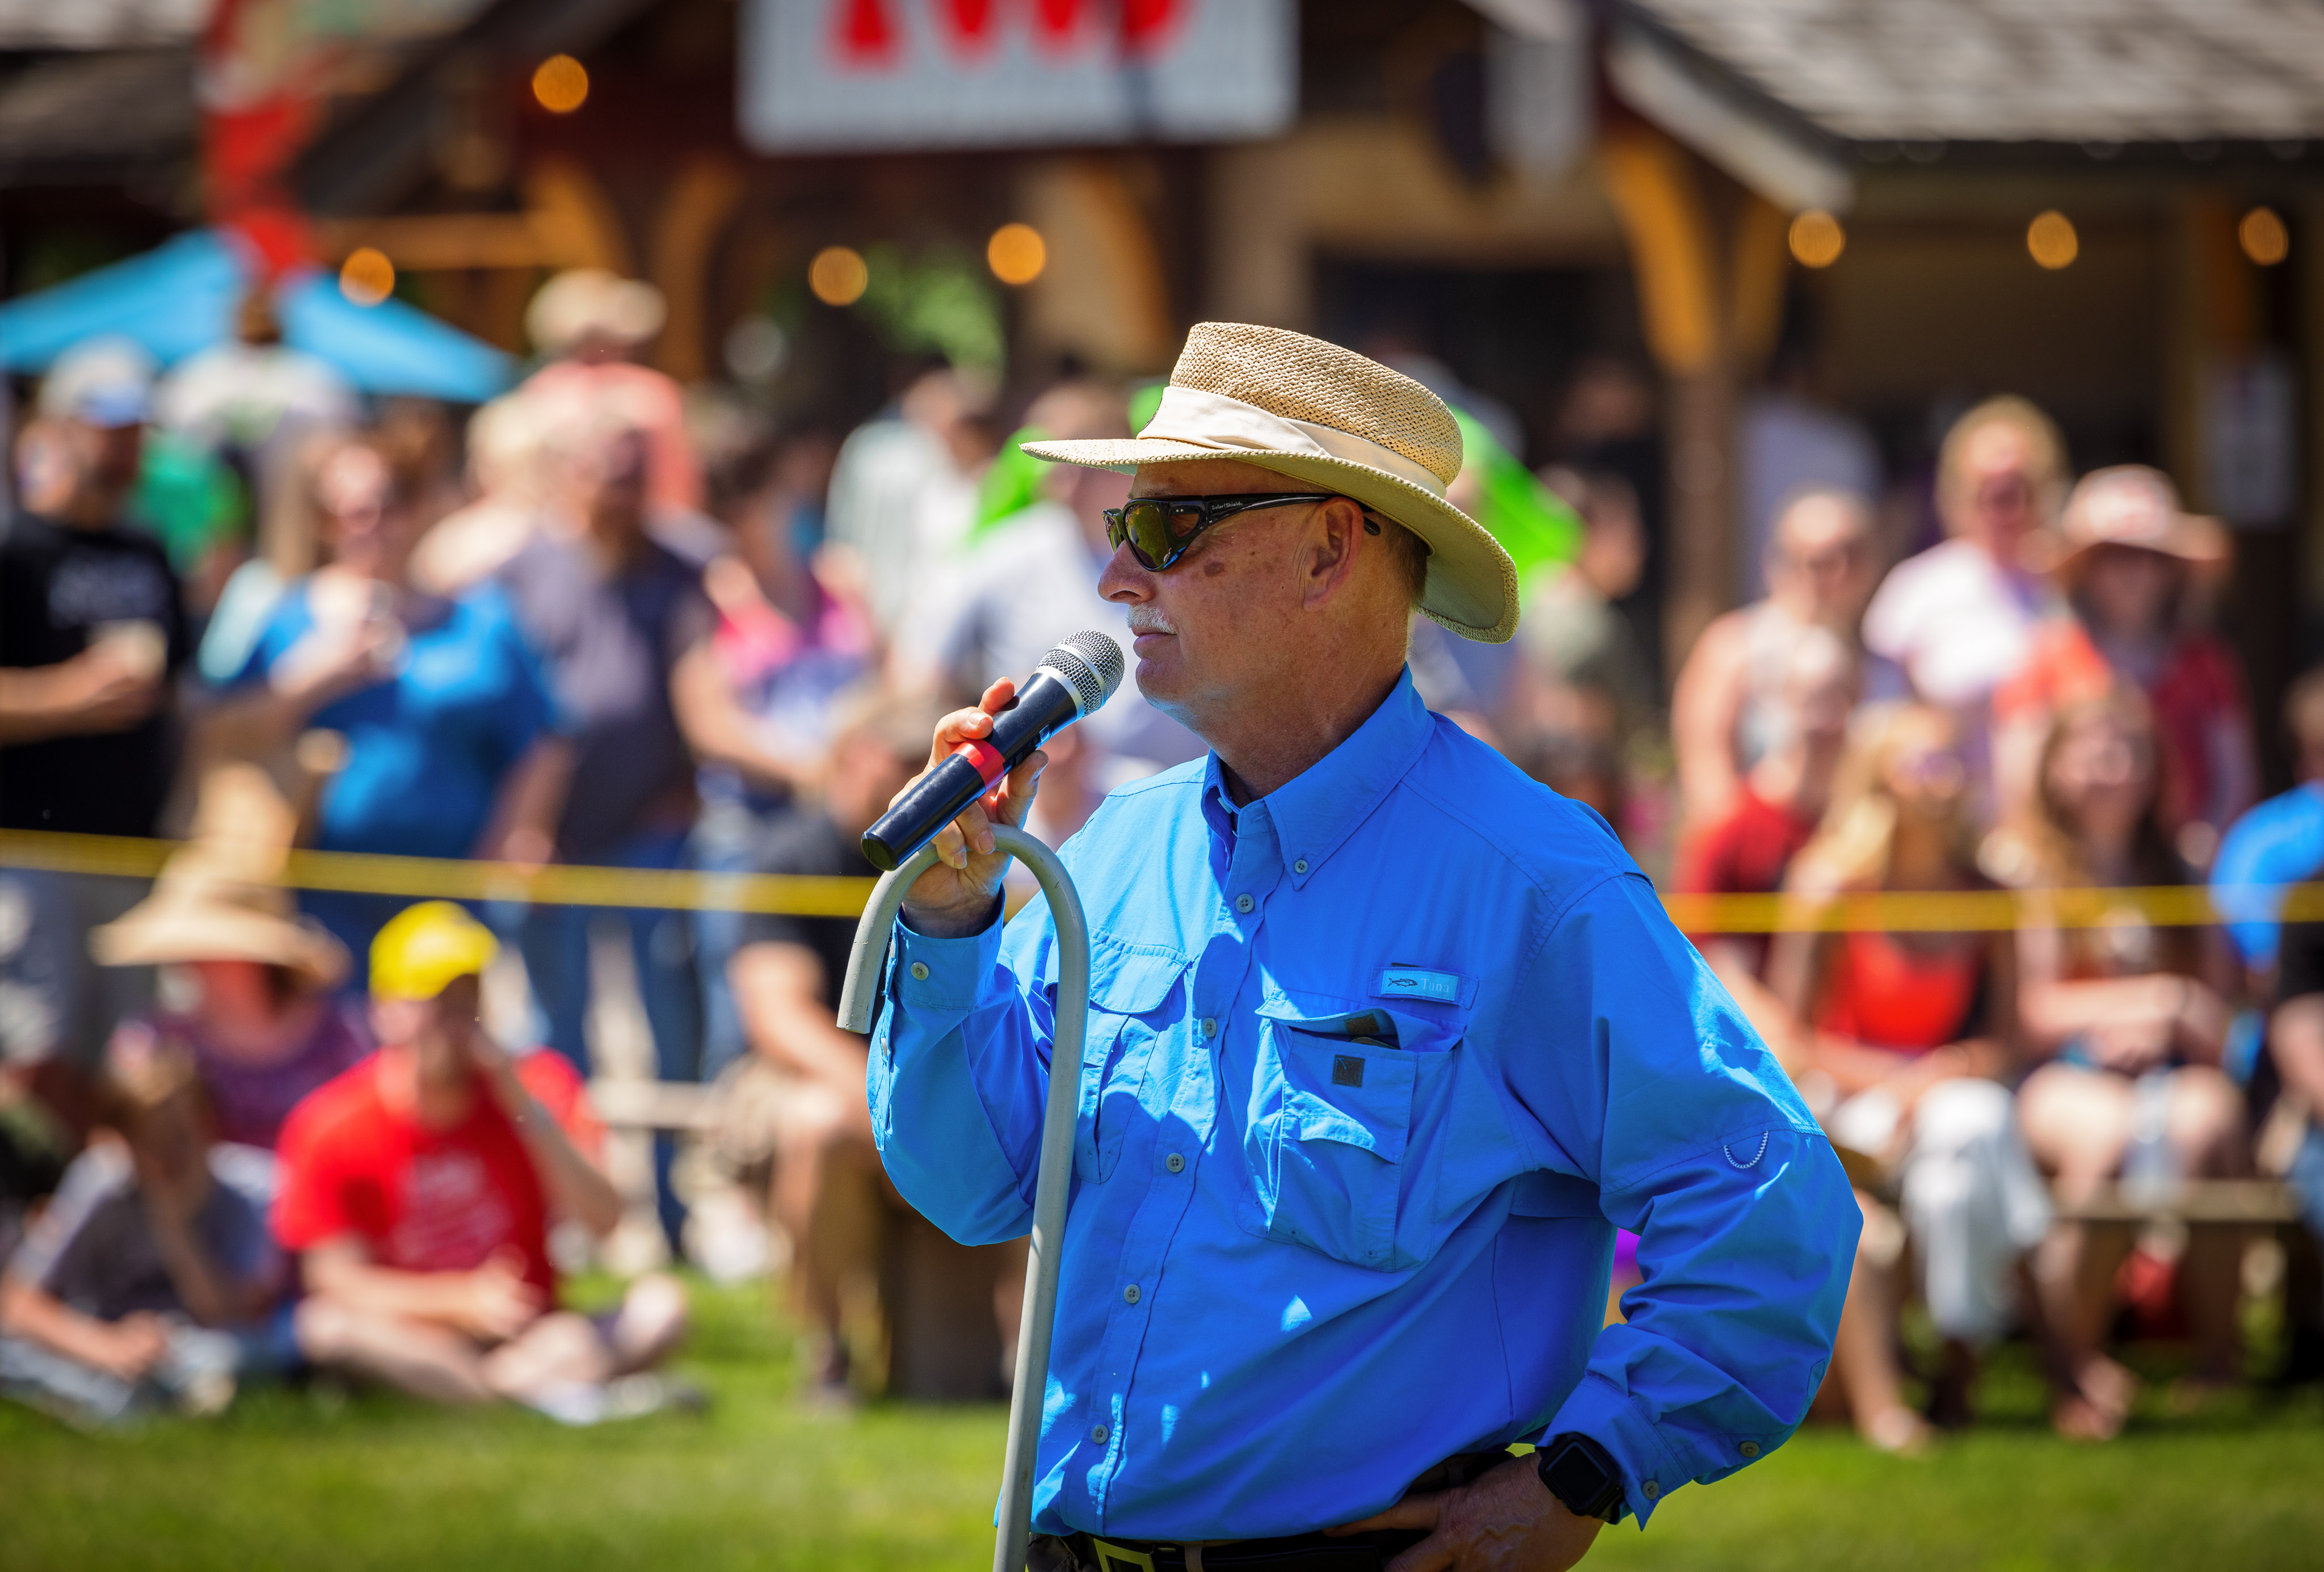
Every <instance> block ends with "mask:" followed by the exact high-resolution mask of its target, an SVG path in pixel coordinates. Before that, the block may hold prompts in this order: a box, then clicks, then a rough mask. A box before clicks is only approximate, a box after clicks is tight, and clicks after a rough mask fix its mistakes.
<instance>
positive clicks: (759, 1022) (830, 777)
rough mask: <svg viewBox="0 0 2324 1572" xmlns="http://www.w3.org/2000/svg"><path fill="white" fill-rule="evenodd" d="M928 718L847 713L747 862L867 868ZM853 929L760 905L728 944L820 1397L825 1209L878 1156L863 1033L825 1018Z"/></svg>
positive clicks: (833, 1296) (916, 768)
mask: <svg viewBox="0 0 2324 1572" xmlns="http://www.w3.org/2000/svg"><path fill="white" fill-rule="evenodd" d="M936 718H937V717H936V713H935V712H934V711H933V710H924V709H923V708H922V707H919V706H915V705H905V706H899V707H877V706H867V707H865V708H863V709H861V710H859V711H858V712H857V714H856V715H855V717H853V719H852V721H851V722H850V723H849V724H847V725H846V726H843V727H842V728H841V730H840V733H839V735H838V738H837V740H836V741H835V742H834V743H833V744H832V753H831V763H830V765H829V769H828V773H827V775H826V777H825V790H824V793H823V800H822V804H821V806H819V807H816V806H808V805H804V804H803V805H801V806H799V807H798V808H796V809H793V810H792V811H791V812H789V813H788V814H786V815H785V816H784V817H783V818H779V819H778V820H777V821H776V822H775V824H774V826H773V827H772V828H770V830H769V832H768V835H767V837H766V840H765V842H764V843H763V846H762V849H761V855H760V857H759V865H758V871H759V872H760V873H762V874H820V875H834V874H836V875H841V876H844V877H856V878H868V877H870V876H871V875H872V874H875V873H876V872H877V871H878V870H876V869H875V868H873V867H872V865H871V864H870V863H869V862H867V861H866V860H865V859H864V856H863V852H862V845H861V843H862V838H863V832H864V831H865V830H867V829H869V828H871V822H872V820H874V819H876V818H879V817H880V815H881V813H882V812H883V811H885V809H887V806H888V803H889V802H890V800H891V799H893V798H894V796H895V795H896V793H897V792H899V791H902V790H903V789H904V787H905V785H906V784H907V783H908V782H909V781H910V780H911V779H912V777H913V776H914V775H916V774H918V772H920V771H921V770H923V769H925V768H926V767H927V763H928V757H927V753H928V744H927V738H928V737H929V736H930V735H933V733H934V730H935V722H936ZM854 938H855V920H854V919H853V918H852V917H796V916H788V915H783V916H778V915H772V914H766V913H761V914H757V915H754V916H752V918H750V920H748V921H747V922H746V923H745V925H744V927H743V932H742V948H739V949H737V950H736V951H735V952H734V958H733V962H732V964H731V965H730V966H729V968H728V976H729V977H730V979H731V980H732V982H733V988H734V1003H735V1007H736V1009H737V1010H738V1011H739V1012H740V1013H741V1015H742V1030H743V1033H744V1035H745V1036H746V1037H747V1038H748V1039H749V1040H750V1043H751V1046H752V1050H754V1051H755V1052H756V1053H758V1054H759V1055H760V1056H761V1059H763V1060H764V1061H766V1062H767V1063H769V1064H770V1065H771V1066H772V1067H774V1068H775V1069H776V1070H777V1071H778V1072H779V1073H780V1075H781V1076H782V1077H783V1079H784V1081H785V1087H784V1093H783V1096H782V1097H781V1098H780V1099H779V1108H780V1113H779V1117H778V1118H777V1119H776V1120H775V1121H774V1124H775V1128H774V1132H773V1134H774V1148H775V1180H774V1186H773V1189H772V1192H771V1194H770V1197H769V1205H770V1210H771V1211H772V1212H773V1214H774V1216H775V1220H776V1221H777V1222H778V1223H779V1224H780V1225H782V1228H783V1230H784V1232H785V1233H787V1234H789V1236H790V1240H791V1248H792V1262H793V1266H792V1271H791V1281H792V1282H793V1283H794V1284H795V1285H796V1288H797V1291H798V1296H799V1299H800V1300H801V1302H802V1308H804V1310H805V1312H806V1314H807V1318H808V1321H809V1323H810V1325H811V1327H813V1328H814V1331H815V1334H816V1335H817V1336H820V1338H821V1346H820V1348H819V1349H818V1350H817V1351H816V1355H815V1356H814V1371H813V1378H814V1380H815V1382H816V1386H817V1388H818V1389H819V1395H825V1396H836V1395H838V1394H840V1393H842V1392H844V1390H845V1386H846V1381H847V1357H846V1352H845V1345H844V1344H843V1343H842V1342H841V1340H840V1336H839V1331H840V1327H839V1311H840V1285H841V1281H842V1279H843V1277H844V1273H845V1269H846V1268H847V1266H848V1265H849V1264H850V1262H849V1261H848V1259H847V1257H848V1255H849V1252H848V1251H847V1249H846V1248H845V1245H846V1242H845V1241H843V1240H839V1239H835V1238H833V1237H832V1235H833V1234H835V1232H836V1230H835V1229H834V1228H833V1227H832V1226H830V1221H829V1219H828V1218H827V1217H826V1216H825V1212H826V1208H827V1207H829V1205H830V1203H831V1201H832V1200H833V1198H834V1193H835V1190H836V1189H837V1188H840V1185H841V1184H842V1183H844V1182H845V1181H846V1180H848V1179H861V1180H863V1181H867V1182H868V1181H870V1180H871V1179H875V1178H876V1176H877V1175H878V1173H879V1164H880V1159H879V1154H878V1153H877V1152H876V1151H874V1150H873V1148H872V1144H871V1114H870V1112H869V1111H868V1110H867V1108H866V1107H865V1105H864V1098H863V1056H864V1046H863V1040H862V1038H860V1037H858V1036H856V1035H855V1034H854V1033H853V1032H849V1031H841V1030H840V1028H839V1024H838V1018H837V1013H838V1007H839V990H840V985H841V984H842V983H843V982H844V980H845V978H846V976H847V954H848V949H849V947H850V946H851V945H852V944H853V940H854Z"/></svg>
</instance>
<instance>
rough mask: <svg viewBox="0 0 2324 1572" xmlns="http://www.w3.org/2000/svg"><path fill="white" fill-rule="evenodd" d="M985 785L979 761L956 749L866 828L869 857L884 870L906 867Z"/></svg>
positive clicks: (865, 841)
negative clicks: (979, 770)
mask: <svg viewBox="0 0 2324 1572" xmlns="http://www.w3.org/2000/svg"><path fill="white" fill-rule="evenodd" d="M984 791H985V784H984V777H983V775H982V774H981V773H980V772H978V770H977V768H976V766H975V765H974V764H972V763H969V762H968V761H967V760H966V759H964V758H962V757H961V756H960V755H959V754H953V755H952V756H951V757H950V758H948V759H946V760H945V762H944V763H941V764H938V765H937V766H936V768H935V769H933V770H930V771H929V772H927V774H925V775H923V776H921V777H920V778H919V779H918V780H917V781H913V782H912V783H911V784H910V785H909V786H907V787H905V788H904V794H903V795H902V796H901V797H899V798H897V799H896V801H895V805H894V806H893V807H891V808H890V809H888V811H887V812H885V813H883V814H881V816H880V818H879V820H878V822H877V823H875V824H873V825H872V827H871V828H870V829H867V830H865V831H864V832H863V855H864V857H865V858H866V860H868V861H869V862H870V863H871V865H872V866H873V867H875V868H878V869H879V870H880V871H881V872H882V873H891V872H893V871H894V870H896V869H898V868H900V867H902V866H903V865H905V864H906V863H907V862H908V861H910V860H911V855H912V854H913V853H914V852H917V851H918V850H919V849H920V848H921V847H922V846H926V845H927V844H928V842H930V841H932V840H934V839H936V831H938V830H940V829H942V828H944V827H945V825H948V824H950V823H951V822H952V821H953V820H954V819H955V818H959V817H960V815H961V810H962V809H964V808H966V807H967V806H968V805H969V804H970V803H972V802H973V801H975V800H977V799H978V798H980V797H982V796H983V795H984Z"/></svg>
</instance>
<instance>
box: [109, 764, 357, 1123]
mask: <svg viewBox="0 0 2324 1572" xmlns="http://www.w3.org/2000/svg"><path fill="white" fill-rule="evenodd" d="M294 828H295V824H294V820H293V817H292V814H291V809H290V806H289V805H288V804H287V803H285V802H284V801H283V800H282V799H281V795H280V794H279V793H278V792H277V791H275V790H274V786H273V783H272V781H270V780H269V779H268V778H267V777H266V775H265V773H264V772H263V771H261V770H259V769H258V768H256V767H255V766H253V765H248V764H229V765H224V766H221V767H219V768H217V769H216V770H213V771H212V772H210V773H209V775H208V777H206V778H205V779H204V781H203V783H202V791H201V800H200V803H199V805H198V809H197V812H196V818H195V823H194V834H195V839H194V843H193V844H192V845H190V846H188V847H187V848H186V849H185V850H183V851H180V852H179V853H177V854H175V855H172V856H171V859H170V861H169V863H168V865H166V866H164V867H163V868H162V870H161V877H160V878H159V879H157V880H155V881H154V884H153V892H152V894H151V895H149V896H147V897H146V898H145V899H144V900H143V901H142V902H139V903H138V904H137V905H135V906H134V907H132V908H130V910H129V911H126V912H125V913H124V914H123V915H122V917H121V918H120V919H119V920H117V921H115V922H110V923H107V924H106V926H104V927H103V928H99V929H96V930H95V931H93V932H92V933H91V934H90V935H89V950H90V953H91V954H92V955H93V956H94V957H96V958H97V962H98V963H99V964H100V965H103V966H174V967H179V968H181V970H182V973H183V976H184V977H185V979H186V983H187V987H186V988H185V990H184V991H183V994H182V995H181V997H180V998H179V999H176V1000H173V1001H172V1002H171V1003H170V1004H169V1005H167V1006H165V1007H163V1008H161V1009H159V1010H155V1011H153V1012H151V1013H146V1014H143V1015H139V1016H136V1017H134V1018H132V1019H131V1020H128V1021H125V1022H123V1023H122V1024H121V1025H120V1026H119V1027H117V1028H115V1031H114V1038H113V1050H114V1051H115V1052H116V1053H118V1052H122V1051H136V1050H141V1049H143V1048H146V1047H150V1048H152V1049H156V1050H158V1049H167V1050H171V1051H175V1052H181V1053H183V1054H185V1055H186V1056H188V1057H189V1059H190V1060H191V1062H192V1063H193V1065H194V1067H195V1069H196V1071H197V1072H198V1074H199V1076H200V1077H201V1081H202V1087H203V1090H204V1091H205V1092H206V1093H208V1098H209V1103H210V1107H211V1111H212V1113H213V1114H214V1115H215V1116H216V1120H217V1135H218V1139H219V1140H221V1141H226V1142H234V1143H235V1144H237V1145H243V1146H258V1147H265V1148H268V1149H270V1150H271V1149H272V1147H273V1145H274V1142H275V1137H276V1136H277V1135H278V1134H279V1133H281V1128H282V1122H283V1120H285V1119H286V1118H288V1117H290V1114H291V1109H292V1108H294V1107H296V1106H297V1105H298V1104H299V1101H300V1098H302V1097H304V1096H306V1095H307V1094H308V1093H309V1092H311V1091H313V1090H314V1089H315V1088H316V1087H319V1086H321V1085H322V1084H323V1083H324V1082H326V1081H327V1080H329V1079H331V1078H332V1077H334V1076H337V1075H338V1074H339V1073H340V1072H341V1071H342V1070H345V1069H346V1068H349V1067H351V1066H353V1065H354V1064H355V1062H356V1061H357V1060H359V1059H362V1058H363V1057H364V1055H365V1054H366V1053H368V1052H370V1051H371V1039H370V1035H369V1033H367V1032H366V1031H364V1028H363V1026H362V1024H361V1022H359V1021H358V1020H357V1019H356V1018H355V1015H354V1014H353V1013H351V1012H350V1010H349V1009H348V1007H347V1006H346V1005H345V1004H343V1003H340V1002H339V1001H337V999H335V998H334V997H333V991H334V990H336V989H337V987H338V985H340V984H341V983H342V982H344V981H346V975H347V952H346V948H345V947H344V946H343V945H341V944H340V943H339V941H338V940H337V939H334V938H332V937H331V936H330V934H328V933H327V932H325V931H324V930H323V929H322V928H321V927H320V926H319V925H318V924H316V923H314V922H312V921H309V920H303V919H301V918H300V917H299V916H298V915H297V914H296V911H295V910H294V908H293V906H292V902H291V892H290V891H289V890H287V889H285V888H284V887H283V886H282V883H281V874H282V868H283V863H284V858H285V855H286V853H287V851H288V848H289V846H290V844H291V837H292V833H293V830H294Z"/></svg>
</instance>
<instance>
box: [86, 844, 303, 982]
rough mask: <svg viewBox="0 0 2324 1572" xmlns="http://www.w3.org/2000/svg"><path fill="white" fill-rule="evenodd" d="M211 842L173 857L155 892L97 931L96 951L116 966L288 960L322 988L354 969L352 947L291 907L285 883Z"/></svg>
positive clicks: (92, 948)
mask: <svg viewBox="0 0 2324 1572" xmlns="http://www.w3.org/2000/svg"><path fill="white" fill-rule="evenodd" d="M223 861H226V859H218V858H215V857H212V856H210V855H207V848H195V849H193V850H189V851H186V852H181V853H180V854H179V855H177V856H176V857H174V858H172V859H171V865H170V866H169V867H167V868H165V869H164V870H163V871H162V874H161V879H160V880H159V881H158V882H157V883H155V885H154V888H153V893H152V895H150V896H148V897H146V898H145V899H144V900H143V901H141V902H138V903H137V904H136V905H134V906H133V907H131V908H130V909H129V910H128V911H126V912H124V913H123V914H122V916H121V917H120V919H119V920H116V921H113V922H109V923H106V925H105V926H104V927H102V928H99V929H93V930H92V931H91V932H90V934H89V936H88V948H89V953H90V954H92V955H94V956H95V957H97V961H98V962H99V963H100V964H101V965H104V966H173V965H179V964H182V963H184V962H188V961H257V962H259V963H261V964H263V965H266V966H286V967H288V968H289V969H290V970H291V971H292V972H294V973H296V974H297V975H298V976H300V978H302V979H303V980H304V981H306V982H307V983H308V984H309V985H310V986H312V987H315V988H318V989H321V988H335V987H337V985H339V983H340V982H341V980H342V979H344V978H345V977H346V975H347V952H346V946H344V945H342V944H340V943H339V941H338V940H337V939H333V938H332V937H331V936H330V935H329V934H327V933H326V932H324V931H323V930H322V929H320V928H318V927H314V926H312V925H311V924H309V923H308V922H306V921H303V920H300V919H299V918H297V917H295V916H293V915H292V913H291V897H290V894H289V892H286V891H285V890H283V889H282V888H281V886H280V885H276V884H269V883H258V882H255V881H254V880H251V879H249V878H246V877H242V876H238V875H237V874H236V873H235V872H234V871H231V870H230V869H228V868H227V867H225V866H222V865H221V863H222V862H223Z"/></svg>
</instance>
